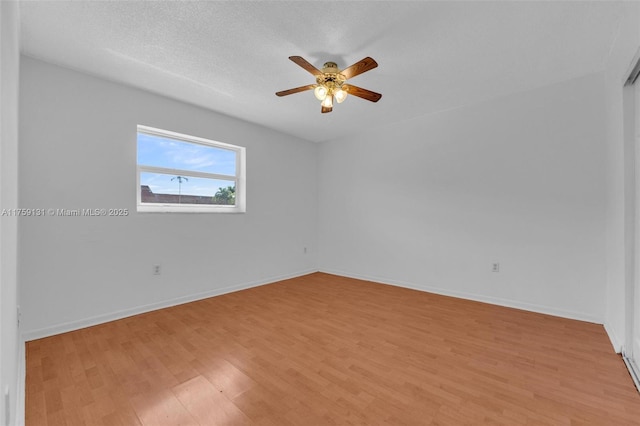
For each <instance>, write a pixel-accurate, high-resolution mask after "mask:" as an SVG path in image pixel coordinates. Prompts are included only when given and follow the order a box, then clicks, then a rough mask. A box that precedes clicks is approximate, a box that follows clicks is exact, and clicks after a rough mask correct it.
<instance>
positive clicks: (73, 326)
mask: <svg viewBox="0 0 640 426" xmlns="http://www.w3.org/2000/svg"><path fill="white" fill-rule="evenodd" d="M314 272H318V271H317V270H316V269H309V270H305V271H299V272H295V273H292V274H286V275H280V276H274V277H269V278H265V279H263V280H258V281H252V282H248V283H243V284H237V285H233V286H229V287H223V288H218V289H215V290H210V291H205V292H202V293H196V294H190V295H187V296H182V297H177V298H175V299H170V300H164V301H161V302H156V303H150V304H148V305H142V306H136V307H133V308H128V309H123V310H121V311H116V312H111V313H108V314H102V315H96V316H94V317H90V318H85V319H82V320H78V321H70V322H66V323H61V324H56V325H53V326H50V327H44V328H39V329H36V330H28V331H24V332H23V334H22V337H23V339H24V341H26V342H28V341H30V340H35V339H41V338H43V337H49V336H53V335H56V334H61V333H66V332H69V331H74V330H79V329H81V328H86V327H91V326H94V325H98V324H103V323H105V322H109V321H115V320H119V319H122V318H126V317H130V316H133V315H138V314H143V313H145V312H150V311H155V310H158V309H163V308H168V307H171V306H176V305H182V304H183V303H189V302H194V301H196V300H202V299H207V298H209V297H214V296H220V295H223V294H227V293H233V292H236V291H240V290H246V289H249V288H252V287H259V286H261V285H265V284H271V283H274V282H277V281H282V280H286V279H290V278H296V277H300V276H303V275H307V274H312V273H314ZM23 350H24V349H23Z"/></svg>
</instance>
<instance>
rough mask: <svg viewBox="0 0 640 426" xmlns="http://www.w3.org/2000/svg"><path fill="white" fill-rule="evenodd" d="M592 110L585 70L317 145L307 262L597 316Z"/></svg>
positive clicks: (600, 173) (593, 91)
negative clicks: (315, 234)
mask: <svg viewBox="0 0 640 426" xmlns="http://www.w3.org/2000/svg"><path fill="white" fill-rule="evenodd" d="M383 102H384V100H383ZM603 114H604V79H603V76H602V75H600V74H597V75H590V76H585V77H582V78H577V79H574V80H571V81H566V82H563V83H559V84H556V85H553V86H549V87H544V88H540V89H536V90H531V91H528V92H524V93H517V94H514V95H511V96H508V97H504V98H500V99H494V100H491V101H488V102H485V103H482V104H479V105H472V106H468V107H464V108H459V109H456V110H451V111H446V112H442V113H439V114H433V115H428V116H424V117H421V118H419V119H415V120H410V121H406V122H404V123H400V124H392V125H388V126H386V127H385V128H383V129H376V130H375V131H373V132H368V133H367V134H364V135H361V136H357V137H350V138H345V139H342V140H337V141H333V142H330V143H325V144H322V145H321V146H320V152H319V176H320V179H319V212H320V213H319V261H318V262H319V268H320V270H322V271H327V272H333V273H338V274H343V275H349V276H355V277H362V278H368V279H373V280H376V281H382V282H387V283H392V284H398V285H404V286H408V287H414V288H419V289H424V290H428V291H435V292H440V293H444V294H451V295H457V296H462V297H468V298H472V299H477V300H485V301H489V302H493V303H498V304H504V305H509V306H516V307H523V308H526V309H530V310H534V311H541V312H547V313H552V314H557V315H562V316H567V317H572V318H579V319H585V320H591V321H596V322H602V320H603V318H604V304H603V299H604V296H605V289H604V280H605V262H604V238H605V236H604V198H605V194H604V190H605V174H604V166H605V164H604V152H605V147H604V143H603V138H604V119H603ZM493 262H499V263H500V268H501V270H500V272H499V273H492V272H491V266H492V263H493Z"/></svg>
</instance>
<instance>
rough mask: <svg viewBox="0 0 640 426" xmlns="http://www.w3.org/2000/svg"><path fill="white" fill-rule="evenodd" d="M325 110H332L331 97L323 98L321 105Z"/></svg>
mask: <svg viewBox="0 0 640 426" xmlns="http://www.w3.org/2000/svg"><path fill="white" fill-rule="evenodd" d="M321 105H322V106H323V107H325V108H333V96H331V95H330V96H327V97H326V98H324V100H323V101H322V104H321Z"/></svg>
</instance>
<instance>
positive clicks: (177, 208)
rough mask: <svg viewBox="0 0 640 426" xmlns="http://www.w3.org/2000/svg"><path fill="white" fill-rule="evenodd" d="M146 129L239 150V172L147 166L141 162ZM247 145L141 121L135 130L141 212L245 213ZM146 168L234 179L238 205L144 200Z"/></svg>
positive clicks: (147, 133) (180, 173) (153, 134)
mask: <svg viewBox="0 0 640 426" xmlns="http://www.w3.org/2000/svg"><path fill="white" fill-rule="evenodd" d="M139 133H143V134H146V135H150V136H158V137H162V138H168V139H175V140H178V141H181V142H187V143H192V144H199V145H204V146H208V147H213V148H220V149H226V150H230V151H234V152H235V153H236V173H235V175H233V176H232V175H224V174H217V173H208V172H199V171H194V170H185V169H173V168H166V167H157V166H146V165H141V164H139V163H138V134H139ZM245 169H246V148H245V147H242V146H237V145H231V144H228V143H224V142H218V141H214V140H211V139H205V138H201V137H198V136H191V135H186V134H183V133H177V132H173V131H170V130H164V129H158V128H155V127H150V126H144V125H141V124H139V125H138V126H137V132H136V208H137V212H138V213H245V212H246V190H247V186H246V171H245ZM143 172H147V173H162V174H171V175H176V176H186V177H200V178H208V179H219V180H227V181H233V182H235V188H236V190H235V201H236V203H235V205H233V206H230V205H222V204H177V203H143V202H142V191H141V189H140V176H141V174H142V173H143Z"/></svg>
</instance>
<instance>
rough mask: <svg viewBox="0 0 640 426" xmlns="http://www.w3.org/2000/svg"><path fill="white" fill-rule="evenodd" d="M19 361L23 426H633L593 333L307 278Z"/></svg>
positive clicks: (620, 371) (631, 399) (176, 311)
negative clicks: (23, 374)
mask: <svg viewBox="0 0 640 426" xmlns="http://www.w3.org/2000/svg"><path fill="white" fill-rule="evenodd" d="M26 353H27V381H26V395H27V399H26V424H27V425H28V426H46V425H65V424H66V425H108V426H113V425H141V424H142V425H152V426H162V425H211V426H214V425H272V426H286V425H296V426H306V425H351V424H358V425H379V424H390V425H402V424H404V425H429V424H431V425H467V424H468V425H479V424H492V425H509V426H511V425H633V424H640V395H639V394H638V393H637V392H636V390H635V388H634V386H633V383H632V381H631V378H630V377H629V375H628V373H627V371H626V369H625V367H624V364H623V362H622V360H621V359H620V357H619V356H618V355H616V354H615V353H614V352H613V350H612V348H611V344H610V343H609V341H608V340H607V337H606V335H605V332H604V330H603V327H602V326H600V325H596V324H590V323H584V322H579V321H572V320H567V319H562V318H557V317H551V316H546V315H540V314H535V313H530V312H524V311H519V310H515V309H508V308H502V307H496V306H491V305H486V304H482V303H476V302H470V301H465V300H460V299H454V298H449V297H443V296H437V295H433V294H429V293H422V292H418V291H413V290H407V289H402V288H397V287H392V286H386V285H382V284H375V283H371V282H366V281H358V280H353V279H348V278H342V277H336V276H332V275H327V274H321V273H317V274H312V275H308V276H305V277H300V278H296V279H292V280H287V281H281V282H278V283H275V284H271V285H267V286H262V287H258V288H254V289H250V290H245V291H240V292H237V293H233V294H228V295H224V296H219V297H214V298H210V299H206V300H202V301H198V302H194V303H189V304H185V305H181V306H177V307H173V308H168V309H163V310H159V311H155V312H151V313H147V314H142V315H137V316H134V317H130V318H126V319H123V320H119V321H114V322H111V323H108V324H103V325H100V326H96V327H91V328H87V329H83V330H79V331H75V332H71V333H66V334H61V335H58V336H53V337H49V338H45V339H41V340H35V341H31V342H28V343H27V348H26Z"/></svg>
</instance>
